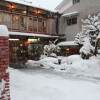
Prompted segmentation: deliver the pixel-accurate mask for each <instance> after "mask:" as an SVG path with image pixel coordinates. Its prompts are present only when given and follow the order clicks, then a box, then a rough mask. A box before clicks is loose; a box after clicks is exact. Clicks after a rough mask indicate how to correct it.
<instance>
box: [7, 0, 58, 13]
mask: <svg viewBox="0 0 100 100" xmlns="http://www.w3.org/2000/svg"><path fill="white" fill-rule="evenodd" d="M5 1H8V2H13V3H16V4H22V5H25V6H30V7H34V8H39V9H43V10H46V11H49V12H57V11H56V10H53V11H52V10H49V9H46V8H43V7H39V6H35V5H33V3H32V2H31V1H28V0H5Z"/></svg>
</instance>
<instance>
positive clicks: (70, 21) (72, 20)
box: [66, 15, 78, 26]
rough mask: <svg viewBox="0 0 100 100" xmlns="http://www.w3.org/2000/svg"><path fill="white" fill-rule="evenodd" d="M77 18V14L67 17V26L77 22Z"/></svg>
mask: <svg viewBox="0 0 100 100" xmlns="http://www.w3.org/2000/svg"><path fill="white" fill-rule="evenodd" d="M77 18H78V16H77V15H74V16H70V17H67V18H66V24H67V26H71V25H75V24H77Z"/></svg>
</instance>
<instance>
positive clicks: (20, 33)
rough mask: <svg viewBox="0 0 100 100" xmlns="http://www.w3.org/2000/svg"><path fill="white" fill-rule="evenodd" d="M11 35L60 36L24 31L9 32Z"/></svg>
mask: <svg viewBox="0 0 100 100" xmlns="http://www.w3.org/2000/svg"><path fill="white" fill-rule="evenodd" d="M9 35H20V36H36V37H49V38H58V36H52V35H45V34H36V33H22V32H9Z"/></svg>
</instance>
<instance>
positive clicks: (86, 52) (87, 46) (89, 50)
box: [80, 37, 94, 59]
mask: <svg viewBox="0 0 100 100" xmlns="http://www.w3.org/2000/svg"><path fill="white" fill-rule="evenodd" d="M80 54H81V57H82V58H83V59H89V57H90V56H92V55H93V54H94V47H93V46H92V45H91V43H90V40H89V37H86V38H85V39H84V43H83V46H82V48H81V49H80Z"/></svg>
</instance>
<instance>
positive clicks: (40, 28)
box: [38, 18, 43, 32]
mask: <svg viewBox="0 0 100 100" xmlns="http://www.w3.org/2000/svg"><path fill="white" fill-rule="evenodd" d="M38 32H43V24H42V18H38Z"/></svg>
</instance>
